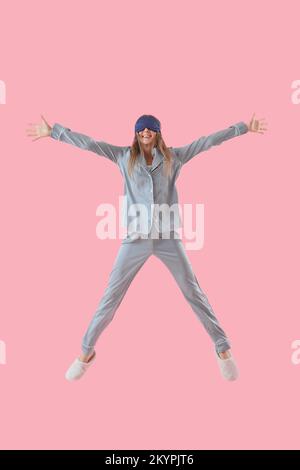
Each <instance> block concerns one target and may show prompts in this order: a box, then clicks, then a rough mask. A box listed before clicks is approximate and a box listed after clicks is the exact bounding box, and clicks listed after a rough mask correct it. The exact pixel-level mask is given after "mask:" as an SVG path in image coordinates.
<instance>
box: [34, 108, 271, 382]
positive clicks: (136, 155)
mask: <svg viewBox="0 0 300 470" xmlns="http://www.w3.org/2000/svg"><path fill="white" fill-rule="evenodd" d="M265 126H266V122H265V120H264V119H256V118H255V114H253V116H252V118H251V120H250V122H249V124H246V123H245V122H243V121H241V122H238V123H237V124H234V125H232V126H230V127H228V128H226V129H224V130H221V131H218V132H215V133H213V134H210V135H208V136H203V137H200V138H199V139H197V140H195V141H193V142H192V143H191V144H188V145H186V146H184V147H174V148H173V147H167V146H166V144H165V142H164V139H163V137H162V133H161V123H160V121H159V120H158V119H157V118H155V117H154V116H152V115H142V116H140V117H139V118H138V120H137V121H136V123H135V136H134V140H133V143H132V145H131V146H126V147H120V146H116V145H111V144H108V143H106V142H104V141H96V140H94V139H92V138H91V137H88V136H86V135H84V134H80V133H78V132H73V131H71V130H70V129H69V128H66V127H64V126H62V125H60V124H58V123H56V124H54V126H53V127H51V126H50V125H49V124H48V123H47V121H46V119H45V118H44V117H43V116H42V121H41V123H40V124H31V127H30V128H29V129H28V131H27V135H28V136H31V137H34V139H33V140H37V139H40V138H42V137H47V136H50V137H52V138H53V139H56V140H59V141H62V142H66V143H69V144H73V145H75V146H77V147H80V148H82V149H85V150H89V151H91V152H94V153H96V154H98V155H100V156H102V157H105V158H108V159H109V160H111V161H112V162H113V163H115V164H116V165H117V166H118V167H119V170H120V171H121V173H122V176H123V178H124V183H125V198H126V199H127V201H126V202H127V204H128V206H129V210H128V209H126V211H125V220H126V224H125V226H126V227H127V236H126V238H124V239H123V240H122V243H121V245H120V247H119V251H118V254H117V256H116V259H115V261H114V264H113V267H112V271H111V273H110V276H109V281H108V285H107V287H106V289H105V291H104V294H103V296H102V298H101V300H100V302H99V305H98V307H97V309H96V312H95V314H94V316H93V318H92V319H91V322H90V324H89V326H88V329H87V331H86V333H85V335H84V337H83V341H82V347H81V349H82V352H81V355H80V356H79V357H77V358H76V359H75V360H74V362H73V363H72V364H71V366H70V367H69V369H68V370H67V372H66V376H65V377H66V379H67V380H77V379H79V378H81V377H82V376H83V374H84V373H85V372H86V371H87V369H88V368H89V367H90V366H91V364H93V363H94V361H95V358H96V352H95V349H94V347H95V344H96V341H97V339H98V338H99V336H100V334H101V333H102V331H103V330H104V328H105V327H106V326H107V325H108V324H109V323H110V322H111V320H112V319H113V317H114V314H115V312H116V310H117V308H118V307H119V305H120V303H121V302H122V299H123V298H124V295H125V294H126V291H127V289H128V287H129V285H130V284H131V282H132V280H133V279H134V277H135V275H136V274H137V273H138V271H139V270H140V269H141V267H142V266H143V265H144V263H145V262H146V260H147V259H148V258H149V257H150V256H151V255H152V254H153V255H155V256H157V257H158V258H159V259H160V260H161V261H162V262H163V263H164V264H165V265H166V266H167V268H168V269H169V271H170V272H171V274H172V275H173V276H174V278H175V280H176V282H177V284H178V286H179V288H180V289H181V291H182V293H183V295H184V297H185V298H186V300H187V301H188V302H189V304H190V306H191V308H192V309H193V311H194V312H195V313H196V315H197V317H198V318H199V320H200V321H201V323H202V324H203V326H204V328H205V329H206V331H207V332H208V334H209V335H210V337H211V339H212V341H213V344H214V350H215V353H216V358H217V361H218V364H219V368H220V371H221V374H222V376H223V377H224V378H225V379H227V380H235V379H237V377H238V369H237V366H236V363H235V360H234V358H233V356H232V354H231V351H230V343H229V340H228V338H227V336H226V334H225V332H224V330H223V329H222V328H221V326H220V324H219V322H218V320H217V318H216V315H215V313H214V311H213V309H212V307H211V305H210V304H209V302H208V299H207V297H206V295H205V293H204V292H203V291H202V289H201V288H200V286H199V283H198V280H197V277H196V275H195V274H194V272H193V269H192V266H191V263H190V261H189V259H188V257H187V254H186V251H185V248H184V246H183V243H182V240H181V239H180V238H179V235H178V232H177V231H176V228H177V227H178V225H177V224H176V220H177V222H178V213H177V214H176V213H175V217H174V219H175V221H174V219H172V220H170V218H169V219H168V222H167V223H166V222H162V221H161V220H160V218H159V217H158V212H157V208H158V207H161V206H160V205H162V204H163V205H164V208H166V207H167V208H170V206H172V207H174V206H175V208H176V207H178V195H177V190H176V185H175V181H176V179H177V177H178V175H179V173H180V170H181V168H182V165H184V164H186V163H187V162H188V161H189V160H191V159H192V158H193V157H194V156H196V155H198V154H199V153H200V152H203V151H205V150H208V149H209V148H210V147H212V146H213V145H219V144H221V143H222V142H224V141H226V140H228V139H231V138H233V137H236V136H238V135H242V134H246V133H247V132H248V131H251V132H258V133H261V134H263V133H264V132H263V131H265V130H267V129H266V127H265ZM136 206H138V207H139V208H141V207H142V209H145V210H141V211H140V218H139V221H138V224H137V218H136V213H134V214H132V211H131V209H130V208H135V207H136ZM153 207H154V209H153ZM166 212H167V211H166V210H165V213H166ZM175 212H176V211H175ZM165 215H166V214H165ZM130 217H134V220H133V221H131V222H129V219H130ZM163 218H164V217H163ZM164 220H165V218H164ZM180 222H181V220H180V216H179V225H180Z"/></svg>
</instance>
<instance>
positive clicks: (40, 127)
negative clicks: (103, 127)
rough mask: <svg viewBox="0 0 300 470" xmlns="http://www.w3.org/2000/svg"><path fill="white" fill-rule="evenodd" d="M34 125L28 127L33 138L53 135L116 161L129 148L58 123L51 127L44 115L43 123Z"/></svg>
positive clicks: (54, 137) (29, 134) (57, 138)
mask: <svg viewBox="0 0 300 470" xmlns="http://www.w3.org/2000/svg"><path fill="white" fill-rule="evenodd" d="M32 126H33V127H31V129H28V133H27V135H28V136H33V137H35V138H34V139H33V140H37V139H40V138H41V137H52V138H53V139H56V140H59V141H61V142H65V143H68V144H72V145H75V146H76V147H79V148H81V149H83V150H89V151H90V152H93V153H96V154H97V155H100V156H102V157H106V158H108V159H109V160H111V161H113V162H114V163H118V159H119V158H120V157H121V156H122V155H123V153H124V151H125V150H126V149H127V148H128V147H121V146H117V145H112V144H108V143H107V142H104V141H96V140H94V139H93V138H92V137H89V136H87V135H85V134H80V133H79V132H74V131H71V129H69V128H67V127H64V126H62V125H61V124H58V123H55V124H54V126H53V127H51V126H50V125H49V124H48V122H47V121H46V119H45V118H44V117H43V116H42V123H41V124H32Z"/></svg>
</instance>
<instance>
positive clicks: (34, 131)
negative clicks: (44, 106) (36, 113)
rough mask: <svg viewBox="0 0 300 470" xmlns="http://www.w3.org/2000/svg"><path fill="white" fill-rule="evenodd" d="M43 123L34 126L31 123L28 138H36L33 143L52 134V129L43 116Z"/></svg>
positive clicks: (27, 130)
mask: <svg viewBox="0 0 300 470" xmlns="http://www.w3.org/2000/svg"><path fill="white" fill-rule="evenodd" d="M41 118H42V122H41V123H40V124H33V123H32V122H30V123H29V126H31V127H30V128H29V129H26V132H27V136H28V137H35V138H34V139H32V142H34V141H35V140H38V139H40V138H41V137H48V136H49V135H50V134H51V131H52V127H51V126H50V124H48V122H47V121H46V119H45V118H44V116H41Z"/></svg>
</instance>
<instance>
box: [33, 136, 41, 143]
mask: <svg viewBox="0 0 300 470" xmlns="http://www.w3.org/2000/svg"><path fill="white" fill-rule="evenodd" d="M40 138H41V137H37V138H36V139H32V142H34V141H35V140H38V139H40Z"/></svg>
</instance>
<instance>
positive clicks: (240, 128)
mask: <svg viewBox="0 0 300 470" xmlns="http://www.w3.org/2000/svg"><path fill="white" fill-rule="evenodd" d="M232 127H234V129H235V135H236V136H237V135H242V134H246V132H248V130H249V129H248V126H247V124H246V123H245V122H243V121H240V122H238V123H237V124H234V125H233V126H232Z"/></svg>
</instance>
